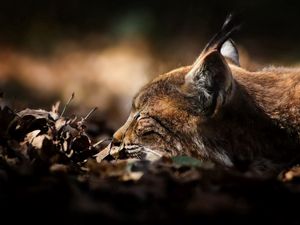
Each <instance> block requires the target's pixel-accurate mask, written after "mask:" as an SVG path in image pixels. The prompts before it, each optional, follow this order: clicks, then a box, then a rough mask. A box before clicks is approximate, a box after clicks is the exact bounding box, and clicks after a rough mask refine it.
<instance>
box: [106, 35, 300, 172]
mask: <svg viewBox="0 0 300 225" xmlns="http://www.w3.org/2000/svg"><path fill="white" fill-rule="evenodd" d="M222 41H224V38H223V39H222ZM212 43H213V45H212V46H206V48H205V51H204V52H202V54H201V55H200V57H199V58H198V59H197V61H196V62H195V63H194V64H193V65H192V66H187V67H182V68H178V69H176V70H173V71H171V72H169V73H167V74H163V75H161V76H158V77H157V78H156V79H154V80H153V81H152V82H150V83H149V84H147V85H146V86H145V87H143V88H142V89H141V91H140V92H139V93H137V95H136V97H135V98H134V99H133V107H132V112H131V114H130V117H129V119H128V121H127V122H126V123H125V124H124V126H123V127H121V128H120V129H119V130H118V131H117V132H116V133H115V134H114V139H113V141H112V143H111V145H110V148H111V150H113V152H120V153H121V152H123V153H124V156H125V157H137V158H146V159H150V160H152V159H156V158H158V157H160V156H162V155H166V156H175V155H189V156H194V157H197V158H199V159H203V160H207V159H209V160H212V161H214V162H216V163H218V164H220V165H224V166H227V167H235V168H237V169H239V170H242V171H249V170H251V171H255V172H259V173H261V172H272V171H277V170H278V169H282V168H283V167H285V166H287V165H289V164H291V163H293V162H295V161H296V160H297V159H298V158H299V156H300V145H299V143H300V108H299V106H300V69H285V68H268V69H264V70H262V71H257V72H249V71H247V70H245V69H243V68H241V67H238V66H236V65H234V64H233V63H232V60H230V59H225V58H224V57H223V56H222V55H221V53H220V48H221V47H220V43H218V42H217V40H214V41H213V42H212ZM221 44H222V43H221Z"/></svg>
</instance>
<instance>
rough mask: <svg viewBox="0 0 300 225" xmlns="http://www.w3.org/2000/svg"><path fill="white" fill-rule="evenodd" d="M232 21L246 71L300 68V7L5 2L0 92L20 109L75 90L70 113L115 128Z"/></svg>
mask: <svg viewBox="0 0 300 225" xmlns="http://www.w3.org/2000/svg"><path fill="white" fill-rule="evenodd" d="M229 13H233V14H236V15H237V16H238V18H239V19H240V21H241V23H242V27H241V29H240V31H239V32H237V33H235V34H234V35H233V39H234V40H235V42H236V43H237V46H238V48H239V50H240V54H241V65H242V66H243V67H245V68H247V69H249V70H256V69H260V68H262V67H264V66H268V65H278V66H298V65H299V62H300V29H299V22H300V4H299V3H297V2H296V1H295V2H293V1H286V0H285V1H283V0H277V1H266V0H265V1H260V0H251V1H233V0H227V1H216V0H205V1H202V0H198V1H196V0H192V1H188V0H186V1H169V0H168V1H141V0H130V1H99V0H98V1H96V0H90V1H83V0H64V1H60V0H52V1H34V0H27V1H16V0H11V1H2V2H1V4H0V92H4V93H5V96H6V97H7V99H8V100H9V101H12V102H15V103H14V105H15V106H16V107H18V106H19V108H25V107H34V108H38V107H48V108H49V107H50V106H51V104H53V103H54V102H55V101H57V100H61V101H62V102H66V101H67V99H68V98H69V97H70V95H71V93H72V92H75V96H76V98H75V101H74V103H73V104H72V105H73V106H78V105H79V106H81V107H80V108H81V109H83V112H84V113H86V112H87V111H88V110H89V109H90V108H91V107H94V106H97V107H98V108H99V109H98V112H99V113H98V114H97V115H98V116H99V117H101V118H102V119H103V120H106V121H116V122H115V123H114V125H112V127H113V129H116V128H117V127H118V126H120V125H121V124H122V123H123V122H124V121H125V119H126V117H127V115H128V111H129V109H130V105H131V103H130V102H131V98H132V96H133V95H134V94H135V93H136V92H137V91H138V89H139V88H140V87H141V86H142V84H144V83H145V82H146V81H148V80H150V79H151V78H152V77H154V76H157V75H158V74H160V73H164V72H167V71H169V70H171V69H174V68H176V67H179V66H182V65H187V64H191V63H192V62H193V61H194V60H195V58H196V57H197V56H198V55H199V54H200V52H201V49H202V48H203V46H204V45H205V44H206V43H207V41H208V40H209V39H210V38H211V36H212V35H213V34H214V33H216V32H217V31H218V30H219V29H220V27H221V26H222V23H223V22H224V20H225V18H226V16H227V15H228V14H229ZM104 67H105V68H104ZM103 68H104V69H103ZM102 69H103V70H102ZM111 78H113V79H114V80H112V79H111ZM107 79H108V80H107ZM109 79H110V80H109ZM125 81H127V82H125ZM77 113H79V112H78V111H77ZM79 114H80V113H79Z"/></svg>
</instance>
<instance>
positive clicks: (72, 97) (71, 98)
mask: <svg viewBox="0 0 300 225" xmlns="http://www.w3.org/2000/svg"><path fill="white" fill-rule="evenodd" d="M74 96H75V94H74V92H73V93H72V95H71V97H70V98H69V100H68V102H67V104H66V105H65V107H64V109H63V111H62V112H61V114H60V117H62V116H63V115H64V113H65V111H66V109H67V107H68V106H69V104H70V102H71V101H72V100H73V99H74Z"/></svg>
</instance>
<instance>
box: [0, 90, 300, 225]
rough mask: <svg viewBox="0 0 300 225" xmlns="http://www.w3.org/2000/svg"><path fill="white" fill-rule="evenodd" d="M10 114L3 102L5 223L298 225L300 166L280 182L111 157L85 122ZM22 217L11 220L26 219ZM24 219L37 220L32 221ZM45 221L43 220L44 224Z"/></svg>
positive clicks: (185, 161)
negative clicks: (88, 129)
mask: <svg viewBox="0 0 300 225" xmlns="http://www.w3.org/2000/svg"><path fill="white" fill-rule="evenodd" d="M73 98H74V94H72V96H71V98H70V100H69V101H68V103H67V104H66V106H65V107H64V108H63V110H62V112H61V113H60V112H59V107H60V104H59V103H56V104H55V105H53V106H52V109H51V110H50V111H47V110H43V109H25V110H22V111H19V112H15V111H13V110H12V109H11V108H10V107H9V106H8V105H7V103H6V102H4V100H3V98H2V95H1V98H0V200H1V207H0V212H1V217H2V219H3V220H4V219H9V220H10V221H12V222H19V221H21V222H24V223H25V222H27V221H30V222H31V223H39V224H40V223H43V224H47V223H49V224H50V223H51V224H53V223H56V222H57V221H59V222H61V223H64V224H87V223H94V221H95V219H96V222H99V223H100V224H101V223H104V224H121V223H122V224H123V223H142V224H155V223H159V224H161V223H164V224H179V223H185V224H194V223H195V224H198V223H199V222H201V223H202V224H224V223H231V224H254V223H255V224H257V223H258V224H259V223H272V224H298V223H300V218H299V216H298V207H297V206H298V205H299V202H300V172H299V171H300V169H299V168H300V166H298V165H295V166H294V167H292V168H291V169H288V170H285V171H282V172H281V173H280V174H279V175H278V177H255V176H247V175H245V174H242V173H239V172H237V171H232V170H229V169H224V168H220V167H218V166H216V165H214V164H213V163H211V162H203V161H201V160H197V159H194V158H192V157H188V156H177V157H174V158H165V157H163V158H162V159H160V160H158V161H156V162H154V163H150V162H149V161H145V160H137V159H122V160H116V159H114V158H113V157H110V154H109V147H106V148H104V147H105V146H103V143H105V142H107V140H108V139H100V140H94V139H92V138H90V136H89V133H88V132H87V127H88V123H87V120H88V119H89V118H90V116H91V114H92V113H93V112H94V111H95V110H96V108H95V109H92V110H91V111H90V112H89V113H88V114H87V116H85V117H82V118H77V117H76V116H71V117H67V116H66V114H67V113H66V109H67V105H68V104H69V103H70V102H71V100H72V99H73ZM21 214H24V215H25V216H11V215H21ZM26 218H30V219H29V220H27V219H26ZM40 218H42V219H40Z"/></svg>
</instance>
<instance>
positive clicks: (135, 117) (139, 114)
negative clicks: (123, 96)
mask: <svg viewBox="0 0 300 225" xmlns="http://www.w3.org/2000/svg"><path fill="white" fill-rule="evenodd" d="M140 117H141V113H140V112H137V113H136V114H135V115H134V119H135V120H138V119H139V118H140Z"/></svg>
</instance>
